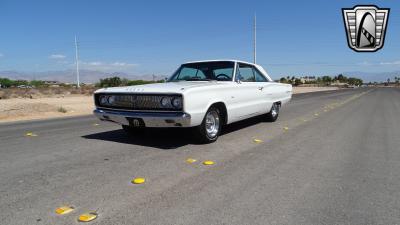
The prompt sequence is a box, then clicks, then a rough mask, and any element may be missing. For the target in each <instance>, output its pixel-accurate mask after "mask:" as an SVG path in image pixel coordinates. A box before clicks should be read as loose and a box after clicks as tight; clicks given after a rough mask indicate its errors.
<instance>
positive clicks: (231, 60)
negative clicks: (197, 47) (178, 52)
mask: <svg viewBox="0 0 400 225" xmlns="http://www.w3.org/2000/svg"><path fill="white" fill-rule="evenodd" d="M203 62H235V63H245V64H248V65H252V66H254V67H256V68H257V69H258V70H260V71H261V72H262V73H263V74H264V75H265V76H266V77H267V79H268V80H269V81H273V80H272V78H271V77H270V76H269V75H268V73H267V71H265V69H264V68H263V67H262V66H260V65H258V64H254V63H251V62H246V61H241V60H236V59H214V60H201V61H191V62H186V63H184V64H188V63H203Z"/></svg>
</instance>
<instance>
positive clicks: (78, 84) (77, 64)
mask: <svg viewBox="0 0 400 225" xmlns="http://www.w3.org/2000/svg"><path fill="white" fill-rule="evenodd" d="M75 60H76V86H77V87H78V88H79V87H80V82H79V54H78V41H77V40H76V35H75Z"/></svg>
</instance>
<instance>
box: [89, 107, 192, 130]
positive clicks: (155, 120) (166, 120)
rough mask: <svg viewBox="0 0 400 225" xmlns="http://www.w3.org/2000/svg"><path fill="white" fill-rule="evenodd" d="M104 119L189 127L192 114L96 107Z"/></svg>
mask: <svg viewBox="0 0 400 225" xmlns="http://www.w3.org/2000/svg"><path fill="white" fill-rule="evenodd" d="M93 113H94V114H95V115H96V116H97V117H98V118H99V119H100V120H102V121H109V122H114V123H118V124H121V125H130V126H144V127H189V126H190V119H191V117H190V115H189V114H187V113H184V112H133V111H114V110H103V109H95V110H94V111H93Z"/></svg>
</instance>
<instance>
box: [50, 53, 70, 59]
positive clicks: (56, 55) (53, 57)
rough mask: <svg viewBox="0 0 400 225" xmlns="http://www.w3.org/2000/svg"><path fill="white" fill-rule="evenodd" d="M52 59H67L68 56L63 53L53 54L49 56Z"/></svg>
mask: <svg viewBox="0 0 400 225" xmlns="http://www.w3.org/2000/svg"><path fill="white" fill-rule="evenodd" d="M49 58H50V59H65V58H66V56H65V55H61V54H53V55H50V56H49Z"/></svg>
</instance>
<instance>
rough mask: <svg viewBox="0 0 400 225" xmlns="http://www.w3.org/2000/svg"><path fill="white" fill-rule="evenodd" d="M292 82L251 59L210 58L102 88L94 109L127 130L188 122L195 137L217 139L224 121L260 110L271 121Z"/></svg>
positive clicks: (290, 95)
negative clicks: (152, 78)
mask: <svg viewBox="0 0 400 225" xmlns="http://www.w3.org/2000/svg"><path fill="white" fill-rule="evenodd" d="M291 97H292V86H291V85H289V84H281V83H277V82H274V81H273V80H272V79H271V78H270V77H269V76H268V74H267V72H265V70H264V69H263V68H262V67H261V66H259V65H256V64H252V63H248V62H242V61H237V60H211V61H198V62H189V63H185V64H182V65H181V66H180V67H179V69H178V70H177V71H176V72H175V73H174V74H173V75H172V76H171V77H170V78H169V79H168V80H167V81H166V82H165V83H154V84H146V85H139V86H129V87H114V88H103V89H100V90H97V91H96V92H95V94H94V99H95V104H96V109H95V110H94V114H95V115H96V116H97V117H98V118H99V119H100V120H103V121H110V122H114V123H118V124H120V125H122V128H123V129H124V130H125V131H126V132H128V133H137V132H141V130H142V129H143V128H145V127H193V130H194V131H195V132H196V135H197V137H198V139H199V140H200V141H202V142H205V143H209V142H213V141H215V140H217V138H218V136H219V134H220V132H221V128H222V126H223V125H226V124H230V123H233V122H236V121H240V120H243V119H247V118H250V117H253V116H257V115H263V114H265V119H266V120H268V121H272V122H273V121H275V120H276V119H277V118H278V115H279V109H280V107H281V106H282V105H284V104H285V103H287V102H288V101H289V100H290V99H291Z"/></svg>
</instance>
